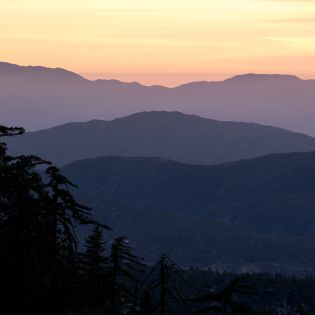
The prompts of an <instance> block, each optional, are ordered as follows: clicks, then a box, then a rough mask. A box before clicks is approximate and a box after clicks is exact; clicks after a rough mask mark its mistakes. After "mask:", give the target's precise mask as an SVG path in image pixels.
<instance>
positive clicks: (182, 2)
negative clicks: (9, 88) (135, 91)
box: [0, 0, 315, 85]
mask: <svg viewBox="0 0 315 315" xmlns="http://www.w3.org/2000/svg"><path fill="white" fill-rule="evenodd" d="M0 60H2V61H8V62H12V63H17V64H22V65H44V66H49V67H63V68H67V69H70V70H73V71H75V72H79V73H81V74H84V75H85V76H88V77H90V78H96V77H101V78H118V79H123V80H128V81H132V80H140V81H142V82H144V83H148V84H150V83H162V84H168V85H175V84H177V83H181V82H183V81H191V80H202V79H207V80H211V79H221V78H224V77H226V76H230V75H233V74H239V73H247V72H259V73H291V74H297V75H300V76H302V77H305V78H311V77H312V78H314V77H315V0H0Z"/></svg>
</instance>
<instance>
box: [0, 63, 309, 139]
mask: <svg viewBox="0 0 315 315" xmlns="http://www.w3.org/2000/svg"><path fill="white" fill-rule="evenodd" d="M314 90H315V80H301V79H299V78H298V77H296V76H290V75H260V74H247V75H240V76H235V77H233V78H231V79H228V80H225V81H222V82H206V81H205V82H193V83H189V84H185V85H181V86H178V87H176V88H166V87H162V86H150V87H148V86H144V85H141V84H139V83H136V82H134V83H123V82H120V81H117V80H96V81H89V80H86V79H84V78H83V77H81V76H79V75H77V74H75V73H72V72H69V71H66V70H63V69H49V68H44V67H21V66H17V65H13V64H9V63H4V62H2V63H0V107H1V117H0V123H1V124H5V125H15V126H16V125H19V126H24V127H26V128H27V129H28V130H36V129H44V128H48V127H51V126H55V125H58V124H62V123H66V122H69V121H86V120H89V119H94V118H99V119H105V120H109V119H113V118H117V117H121V116H125V115H129V114H132V113H134V112H141V111H151V110H164V111H181V112H185V113H193V114H197V115H201V116H204V117H208V118H214V119H219V120H233V121H247V122H256V123H261V124H267V125H273V126H278V127H282V128H286V129H289V130H295V131H299V132H304V133H308V134H310V135H315V124H314V117H315V106H314V104H315V93H314Z"/></svg>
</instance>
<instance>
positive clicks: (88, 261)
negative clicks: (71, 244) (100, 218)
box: [81, 224, 107, 309]
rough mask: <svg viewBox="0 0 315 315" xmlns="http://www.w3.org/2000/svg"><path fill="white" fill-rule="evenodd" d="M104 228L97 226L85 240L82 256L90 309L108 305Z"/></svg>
mask: <svg viewBox="0 0 315 315" xmlns="http://www.w3.org/2000/svg"><path fill="white" fill-rule="evenodd" d="M103 230H104V229H103V227H101V226H100V225H98V224H96V225H95V226H94V227H93V229H92V232H91V234H90V235H89V236H88V237H87V239H86V240H85V251H84V252H83V253H82V254H81V266H82V271H83V275H84V287H85V292H86V299H87V300H88V304H89V306H90V308H91V309H92V308H95V307H99V306H101V305H104V304H106V299H105V297H106V290H105V287H106V285H107V283H106V277H105V270H106V269H105V268H106V263H107V257H106V256H105V253H104V252H105V242H104V241H103Z"/></svg>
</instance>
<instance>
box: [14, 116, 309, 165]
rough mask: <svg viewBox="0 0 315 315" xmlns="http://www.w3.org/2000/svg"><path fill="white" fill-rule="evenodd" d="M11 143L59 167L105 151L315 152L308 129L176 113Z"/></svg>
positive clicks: (71, 126) (176, 155) (210, 157)
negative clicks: (296, 129)
mask: <svg viewBox="0 0 315 315" xmlns="http://www.w3.org/2000/svg"><path fill="white" fill-rule="evenodd" d="M8 144H9V150H10V152H12V153H14V154H37V155H39V156H41V157H43V158H45V159H49V160H52V161H53V162H54V163H56V164H57V165H59V166H60V165H65V164H67V163H69V162H71V161H74V160H79V159H83V158H92V157H98V156H104V155H123V156H139V155H140V156H147V157H154V156H159V157H162V158H169V159H173V160H175V161H180V162H186V163H193V164H218V163H223V162H229V161H234V160H241V159H244V158H253V157H256V156H260V155H265V154H270V153H284V152H299V151H312V150H315V138H312V137H310V136H307V135H304V134H302V133H294V132H291V131H287V130H285V129H281V128H278V127H270V126H264V125H259V124H256V123H242V122H230V121H227V122H222V121H218V120H214V119H209V118H203V117H200V116H198V115H187V114H183V113H181V112H176V111H174V112H166V111H148V112H140V113H136V114H132V115H129V116H125V117H121V118H117V119H114V120H110V121H102V120H91V121H88V122H81V123H67V124H65V125H60V126H57V127H53V128H49V129H46V130H42V131H36V132H30V133H26V134H25V135H23V136H19V137H15V138H10V139H8Z"/></svg>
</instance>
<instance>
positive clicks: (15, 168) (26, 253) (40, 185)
mask: <svg viewBox="0 0 315 315" xmlns="http://www.w3.org/2000/svg"><path fill="white" fill-rule="evenodd" d="M23 132H24V130H23V129H22V128H6V127H3V126H2V127H0V136H1V137H3V136H14V135H19V134H22V133H23ZM39 167H41V168H44V169H45V168H46V170H45V171H44V170H40V169H39ZM43 173H45V175H44V176H42V174H43ZM71 186H74V185H73V184H72V183H71V182H70V181H69V180H67V179H66V178H65V177H64V176H62V175H61V173H60V172H59V170H58V169H57V168H56V167H54V166H52V165H51V163H49V162H47V161H44V160H42V159H40V158H38V157H36V156H10V155H8V154H7V148H6V145H5V143H1V144H0V250H1V253H0V254H1V262H0V264H1V265H0V273H1V279H2V286H3V289H5V290H4V291H5V294H3V295H1V297H0V298H1V299H3V303H0V307H2V308H3V313H5V314H38V313H43V309H44V310H45V313H46V314H56V313H59V314H61V313H62V309H64V308H65V307H66V306H67V303H68V302H69V298H68V292H69V289H70V282H71V274H72V270H73V266H74V256H75V255H74V254H75V251H76V247H77V241H76V235H75V230H74V229H75V227H76V225H82V224H95V223H96V222H95V221H94V220H92V219H91V217H90V213H89V208H87V207H85V206H83V205H81V204H79V203H78V202H77V201H76V200H75V199H74V197H73V195H72V194H71V192H70V187H71Z"/></svg>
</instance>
